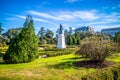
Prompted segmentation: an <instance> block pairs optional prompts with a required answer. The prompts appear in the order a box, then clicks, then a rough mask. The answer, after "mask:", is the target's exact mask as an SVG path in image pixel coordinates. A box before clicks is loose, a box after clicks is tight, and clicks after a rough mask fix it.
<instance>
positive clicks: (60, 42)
mask: <svg viewBox="0 0 120 80" xmlns="http://www.w3.org/2000/svg"><path fill="white" fill-rule="evenodd" d="M57 48H66V46H65V36H64V34H58V46H57Z"/></svg>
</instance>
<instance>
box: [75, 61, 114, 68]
mask: <svg viewBox="0 0 120 80" xmlns="http://www.w3.org/2000/svg"><path fill="white" fill-rule="evenodd" d="M114 64H116V63H115V62H111V61H104V62H94V61H90V60H82V61H77V62H74V63H73V65H74V66H75V67H84V68H95V69H101V68H105V67H109V66H111V65H114Z"/></svg>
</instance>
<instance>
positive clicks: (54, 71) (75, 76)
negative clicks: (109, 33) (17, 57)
mask: <svg viewBox="0 0 120 80" xmlns="http://www.w3.org/2000/svg"><path fill="white" fill-rule="evenodd" d="M79 60H84V58H81V57H77V56H75V55H74V54H69V55H63V56H57V57H49V58H39V59H36V60H35V61H33V62H30V63H21V64H3V63H0V80H24V79H25V80H28V79H29V80H33V79H34V80H80V78H81V77H82V76H84V75H86V74H88V73H92V72H95V71H96V70H97V69H93V68H89V69H86V68H84V67H75V66H74V65H73V62H75V61H79ZM107 60H110V61H115V62H120V54H115V55H113V56H112V57H109V58H108V59H107Z"/></svg>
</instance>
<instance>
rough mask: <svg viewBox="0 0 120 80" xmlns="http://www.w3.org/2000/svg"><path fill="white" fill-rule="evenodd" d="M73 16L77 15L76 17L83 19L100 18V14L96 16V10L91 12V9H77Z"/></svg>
mask: <svg viewBox="0 0 120 80" xmlns="http://www.w3.org/2000/svg"><path fill="white" fill-rule="evenodd" d="M73 16H75V17H76V18H80V19H83V20H95V19H98V16H96V14H95V13H94V12H90V11H75V12H74V13H73Z"/></svg>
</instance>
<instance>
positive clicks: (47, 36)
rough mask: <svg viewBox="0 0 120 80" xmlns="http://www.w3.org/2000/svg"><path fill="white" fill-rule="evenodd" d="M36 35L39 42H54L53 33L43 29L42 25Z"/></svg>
mask: <svg viewBox="0 0 120 80" xmlns="http://www.w3.org/2000/svg"><path fill="white" fill-rule="evenodd" d="M37 36H38V38H39V44H53V43H54V42H55V41H54V38H53V36H54V33H53V32H52V31H51V30H49V29H47V31H45V29H44V27H42V28H41V29H40V31H39V32H38V35H37Z"/></svg>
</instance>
